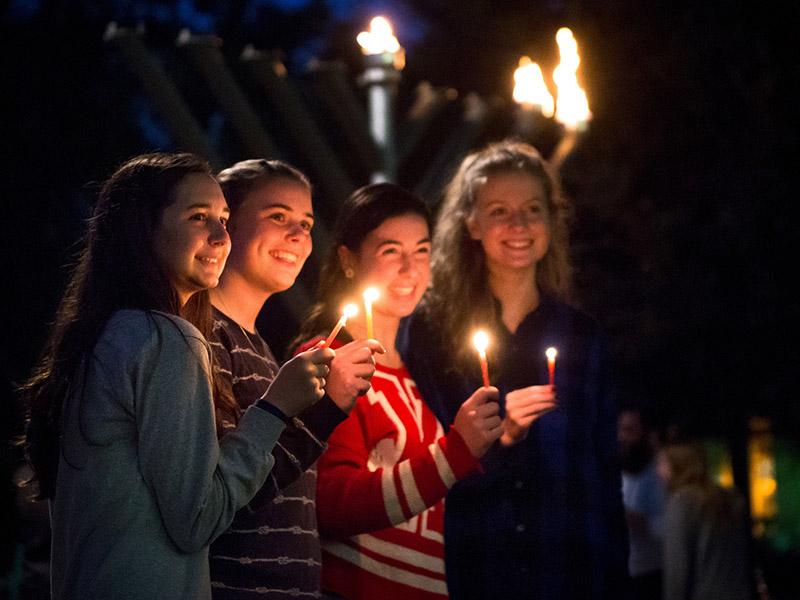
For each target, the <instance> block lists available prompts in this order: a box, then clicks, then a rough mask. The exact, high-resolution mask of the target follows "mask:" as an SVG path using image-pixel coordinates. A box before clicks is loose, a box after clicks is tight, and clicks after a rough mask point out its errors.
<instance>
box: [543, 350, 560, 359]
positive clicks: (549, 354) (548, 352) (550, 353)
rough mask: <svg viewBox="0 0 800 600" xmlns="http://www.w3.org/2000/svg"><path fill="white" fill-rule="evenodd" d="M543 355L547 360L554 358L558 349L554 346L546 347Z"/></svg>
mask: <svg viewBox="0 0 800 600" xmlns="http://www.w3.org/2000/svg"><path fill="white" fill-rule="evenodd" d="M544 354H545V356H547V360H550V361H553V360H555V359H556V355H557V354H558V350H556V349H555V348H548V349H547V350H545V351H544Z"/></svg>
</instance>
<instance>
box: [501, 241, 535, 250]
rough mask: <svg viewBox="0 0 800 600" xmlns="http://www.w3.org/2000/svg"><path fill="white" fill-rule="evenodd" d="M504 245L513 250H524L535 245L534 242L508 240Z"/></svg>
mask: <svg viewBox="0 0 800 600" xmlns="http://www.w3.org/2000/svg"><path fill="white" fill-rule="evenodd" d="M503 243H504V244H505V245H506V246H508V247H509V248H511V249H513V250H524V249H526V248H530V247H531V246H532V245H533V240H506V241H505V242H503Z"/></svg>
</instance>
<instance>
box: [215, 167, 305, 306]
mask: <svg viewBox="0 0 800 600" xmlns="http://www.w3.org/2000/svg"><path fill="white" fill-rule="evenodd" d="M313 226H314V215H313V212H312V207H311V191H310V190H309V189H308V187H306V186H305V185H303V184H301V183H298V182H296V181H292V180H290V179H285V178H280V179H273V180H271V181H267V182H266V183H263V184H262V185H259V186H257V187H255V188H254V189H253V190H252V191H251V192H250V193H249V194H247V197H246V198H245V199H244V201H243V202H242V204H241V205H240V206H239V208H238V209H236V214H235V215H234V216H233V218H232V219H231V225H230V231H231V238H232V239H233V250H232V251H231V258H230V261H229V266H228V268H229V269H232V270H235V271H236V272H237V273H238V274H239V275H240V276H241V277H243V278H244V279H245V280H246V281H247V282H248V283H249V284H250V285H252V286H253V287H254V289H257V290H259V291H261V292H264V293H267V294H274V293H276V292H282V291H284V290H287V289H289V288H290V287H291V286H292V285H293V284H294V281H295V279H297V276H298V275H299V274H300V270H301V269H302V268H303V265H304V264H305V262H306V259H307V258H308V256H309V254H311V228H312V227H313Z"/></svg>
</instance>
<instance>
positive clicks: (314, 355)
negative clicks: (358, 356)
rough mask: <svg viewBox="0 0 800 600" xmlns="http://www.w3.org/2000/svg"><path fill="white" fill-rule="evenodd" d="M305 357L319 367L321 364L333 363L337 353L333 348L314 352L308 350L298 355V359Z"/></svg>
mask: <svg viewBox="0 0 800 600" xmlns="http://www.w3.org/2000/svg"><path fill="white" fill-rule="evenodd" d="M301 356H302V357H304V358H306V359H307V360H310V361H311V362H312V363H314V364H316V365H318V364H320V363H329V362H331V361H332V360H333V359H334V357H335V356H336V352H335V351H334V350H333V349H332V348H327V347H326V348H314V349H313V350H307V351H305V352H301V353H300V354H298V355H297V357H295V358H298V357H301Z"/></svg>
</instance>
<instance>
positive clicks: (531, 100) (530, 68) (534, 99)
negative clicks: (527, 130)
mask: <svg viewBox="0 0 800 600" xmlns="http://www.w3.org/2000/svg"><path fill="white" fill-rule="evenodd" d="M514 101H515V102H518V103H519V104H525V105H532V106H538V107H539V109H540V110H541V111H542V114H543V115H544V116H545V117H547V118H548V119H549V118H550V117H552V116H553V113H554V111H555V108H554V103H553V96H552V94H550V91H549V90H548V89H547V84H546V83H545V82H544V75H542V69H541V67H539V65H538V64H537V63H535V62H531V59H530V57H529V56H522V57H520V59H519V67H517V70H516V71H514Z"/></svg>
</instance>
